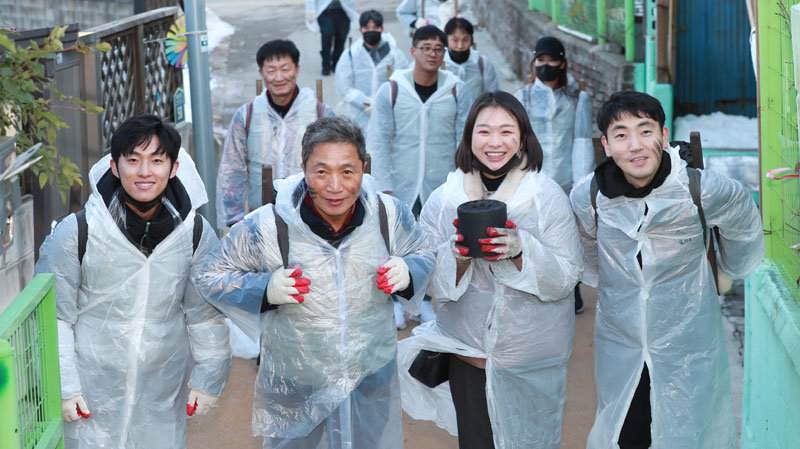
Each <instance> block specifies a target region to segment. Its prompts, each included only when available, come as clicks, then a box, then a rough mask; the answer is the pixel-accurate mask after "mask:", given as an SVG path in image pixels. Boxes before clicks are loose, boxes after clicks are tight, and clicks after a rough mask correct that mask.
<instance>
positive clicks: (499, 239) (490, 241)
mask: <svg viewBox="0 0 800 449" xmlns="http://www.w3.org/2000/svg"><path fill="white" fill-rule="evenodd" d="M486 233H487V234H489V237H488V238H485V239H478V243H480V244H481V251H482V252H484V253H495V254H497V255H496V256H486V257H484V259H486V260H501V259H512V258H514V257H517V256H519V255H520V254H521V253H522V240H520V238H519V231H518V230H517V225H515V224H514V222H513V221H511V220H506V227H505V228H489V229H487V230H486Z"/></svg>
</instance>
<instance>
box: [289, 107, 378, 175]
mask: <svg viewBox="0 0 800 449" xmlns="http://www.w3.org/2000/svg"><path fill="white" fill-rule="evenodd" d="M326 142H350V143H352V144H353V145H355V147H356V151H357V152H358V158H359V159H360V160H361V162H366V161H367V145H366V144H365V143H364V133H363V132H361V128H360V127H359V126H358V125H356V122H354V121H352V120H350V119H349V118H347V117H322V118H320V119H319V120H317V121H315V122H314V123H311V124H310V125H308V127H307V128H306V133H305V134H303V152H302V158H303V165H305V164H306V162H308V158H310V157H311V152H312V151H314V147H315V146H317V145H319V144H321V143H326Z"/></svg>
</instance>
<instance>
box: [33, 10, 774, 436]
mask: <svg viewBox="0 0 800 449" xmlns="http://www.w3.org/2000/svg"><path fill="white" fill-rule="evenodd" d="M407 3H410V2H409V1H406V2H404V3H403V5H401V8H402V7H406V8H408V5H406V4H407ZM445 3H446V2H444V3H441V5H440V6H442V7H445V6H446V5H445ZM404 5H405V6H404ZM429 11H430V9H429ZM370 14H371V13H370ZM398 14H400V9H398ZM362 18H363V17H362ZM366 19H367V20H365V21H362V23H360V25H361V26H362V29H363V30H362V34H363V35H364V39H363V40H364V42H358V43H357V44H360V45H361V47H358V48H351V49H349V50H348V52H347V56H343V57H342V58H341V59H340V61H339V64H338V65H337V78H338V77H339V76H340V72H341V78H342V79H344V80H347V83H353V85H352V86H351V87H347V88H344V87H342V88H341V89H340V93H342V98H343V100H344V102H345V103H347V104H348V111H350V112H349V113H351V114H352V115H353V117H352V120H351V119H348V118H343V117H333V116H332V115H333V113H332V111H331V110H330V108H328V107H327V106H325V105H324V104H322V103H320V102H318V101H317V100H316V99H314V98H313V95H311V93H310V91H309V90H308V89H300V88H298V86H297V85H296V77H297V74H298V70H299V66H298V60H299V52H298V51H297V48H296V47H295V46H294V44H292V43H291V42H290V41H285V40H280V41H271V42H268V43H267V44H265V45H264V46H262V47H261V49H259V51H258V54H257V58H256V59H257V61H256V62H257V64H258V68H259V73H260V74H261V76H262V78H263V79H264V80H265V82H266V85H267V89H266V91H265V92H264V93H263V94H259V95H258V96H257V97H256V98H255V99H254V101H253V102H252V103H249V104H246V105H243V106H242V107H241V108H239V110H238V111H237V112H236V114H235V115H234V117H233V120H232V122H231V125H230V129H229V134H228V137H227V139H226V143H225V148H224V151H223V155H222V162H221V164H220V167H219V180H218V184H217V186H216V188H217V192H218V195H217V197H218V202H219V203H218V206H219V207H218V210H219V217H218V226H219V227H220V228H223V227H224V228H229V232H227V233H226V234H224V237H223V238H222V239H221V240H218V238H217V236H216V233H215V232H214V231H213V229H212V228H211V226H210V225H209V224H208V223H207V222H206V221H205V219H203V218H201V217H200V216H199V215H198V214H197V213H196V209H197V208H198V207H199V206H201V205H202V204H204V203H205V202H207V197H206V194H205V186H204V185H203V183H202V181H201V180H200V177H199V175H198V173H197V171H196V170H195V168H194V164H193V162H192V160H191V158H190V157H189V156H188V154H187V153H186V152H185V151H184V150H182V149H181V148H180V136H179V135H178V134H177V132H176V131H175V130H174V129H173V128H171V127H170V126H169V125H166V124H164V123H162V121H161V120H160V119H159V118H158V117H155V116H137V117H132V118H130V119H129V120H127V121H125V122H123V123H122V124H121V125H120V126H119V127H118V129H117V130H116V131H115V133H114V136H113V138H112V141H111V153H110V154H109V155H107V156H106V157H104V158H102V159H101V160H100V161H98V162H97V164H95V165H94V167H93V168H92V169H91V172H90V176H89V182H90V184H91V188H92V194H91V196H90V198H89V200H88V201H87V203H86V204H85V206H84V209H82V210H81V211H80V212H78V213H75V214H71V215H69V216H68V217H67V218H65V219H64V220H62V221H61V222H60V223H58V224H57V225H56V226H55V227H54V229H53V231H52V233H51V235H50V236H48V237H47V239H46V240H45V242H44V244H43V245H42V247H41V250H40V259H39V262H38V263H37V271H38V272H51V273H54V274H55V277H56V289H57V312H58V331H59V332H58V333H59V356H60V366H61V381H62V399H63V400H62V408H63V415H64V420H65V440H66V447H69V448H83V447H85V448H94V447H115V448H123V447H124V448H144V447H147V448H175V447H185V445H186V415H185V414H184V413H186V414H189V415H192V414H203V413H206V412H208V411H209V410H210V409H212V408H214V407H216V406H217V402H218V399H219V397H220V395H221V394H222V391H223V389H224V386H225V383H226V380H227V377H228V370H229V367H230V358H231V348H230V340H229V332H228V327H227V325H226V324H225V322H224V317H225V316H227V317H229V318H230V319H231V320H232V321H233V322H234V323H236V324H237V325H238V326H239V327H240V328H241V329H243V330H244V331H245V332H246V333H247V334H248V335H250V336H251V337H252V338H253V339H255V340H257V341H258V342H259V345H260V349H261V354H260V366H259V370H258V376H257V380H256V385H255V400H254V408H253V417H252V429H253V434H254V435H259V436H263V438H264V439H263V445H264V447H265V448H287V449H289V448H292V449H294V448H309V449H311V448H319V449H322V448H334V447H350V448H365V449H366V448H401V447H403V433H402V426H401V407H402V409H404V410H405V411H406V412H408V413H409V414H410V415H411V416H412V417H415V418H418V419H430V420H433V421H435V422H436V423H437V425H439V426H440V427H443V428H445V429H446V430H448V431H450V432H451V433H453V434H457V435H458V436H459V447H461V448H487V447H496V448H553V449H555V448H557V447H558V445H559V443H560V438H561V433H562V430H561V422H562V412H563V406H564V403H565V399H566V378H567V361H568V359H569V357H570V354H571V351H572V343H573V334H574V324H575V309H574V307H575V305H574V289H575V286H576V284H577V283H578V281H583V282H584V283H586V284H587V285H589V286H593V287H596V288H597V290H598V307H597V310H596V325H595V337H594V338H595V344H594V350H595V379H596V381H595V383H596V389H597V397H598V407H597V412H596V417H595V423H594V425H593V427H592V430H591V433H590V435H589V440H588V442H587V447H588V448H617V447H619V448H624V449H628V448H640V447H641V448H646V447H653V448H670V449H671V448H676V447H685V448H731V447H733V446H734V445H735V442H736V435H735V426H734V422H733V416H732V410H731V387H730V378H729V373H728V364H727V359H726V353H725V337H724V334H723V333H722V326H721V315H720V311H719V306H718V302H717V301H718V299H717V298H718V297H717V293H718V288H719V290H720V291H722V290H724V287H722V285H723V284H724V281H726V280H730V279H740V278H743V277H745V276H747V275H748V274H749V273H750V272H752V271H753V270H754V269H755V267H756V265H757V264H758V263H759V262H760V260H761V258H762V256H763V252H764V242H763V234H762V229H761V222H760V217H759V214H758V210H757V208H756V205H755V204H754V203H753V202H752V200H751V199H750V196H749V194H748V192H747V191H746V190H745V188H744V187H743V186H742V185H741V184H740V183H738V182H737V181H735V180H731V179H728V178H726V177H724V176H721V175H719V174H716V173H714V172H710V171H694V169H689V168H687V164H686V162H685V161H684V160H683V159H681V157H680V154H679V152H678V148H677V147H670V144H669V131H668V129H667V128H666V127H664V122H665V116H664V112H663V109H662V108H661V105H660V104H659V102H658V101H657V100H656V99H654V98H652V97H650V96H648V95H646V94H643V93H637V92H630V91H627V92H619V93H616V94H614V95H612V96H611V97H610V98H609V99H607V100H606V101H605V102H604V103H603V106H602V107H601V108H600V110H599V111H598V113H597V127H598V129H599V130H600V132H601V133H602V144H603V147H604V148H605V152H606V155H607V156H608V158H607V159H606V160H605V161H604V162H602V163H601V164H600V165H598V166H597V167H593V165H594V164H593V163H592V150H591V146H590V144H591V141H590V140H589V139H590V133H591V129H592V117H591V106H590V102H589V99H588V96H587V95H586V94H585V93H583V92H581V91H580V89H577V88H576V86H575V82H574V80H573V79H571V78H570V77H569V75H568V74H567V71H566V69H567V67H566V65H567V64H566V57H565V54H564V47H563V45H562V44H561V43H560V42H559V41H557V40H555V39H554V38H550V37H546V38H543V39H542V40H540V42H539V43H538V44H537V49H536V53H535V54H534V61H533V63H532V68H533V69H534V74H535V78H534V81H533V82H532V83H531V84H529V85H527V86H526V87H524V88H523V89H522V90H520V91H519V92H517V94H516V95H512V94H509V93H506V92H503V91H500V90H497V87H496V84H497V81H496V76H495V75H493V74H494V69H493V68H492V66H491V65H490V64H489V63H487V62H484V63H481V67H483V69H482V70H484V72H480V74H481V75H482V77H481V78H482V80H483V81H481V87H480V88H481V89H483V90H484V92H474V90H476V89H478V87H473V84H471V83H472V82H473V81H474V80H475V79H478V76H477V75H476V74H475V73H474V72H471V71H470V70H466V69H464V71H463V72H461V73H462V74H461V75H456V74H455V73H453V72H451V71H449V70H441V69H440V65H441V62H442V60H443V58H444V57H445V56H444V55H445V52H448V51H450V50H453V49H454V48H455V49H456V50H455V53H454V52H452V51H450V53H449V57H450V58H451V59H453V60H454V63H455V64H456V65H457V64H459V62H458V61H459V60H462V61H477V60H479V59H475V58H473V56H474V55H470V54H466V55H465V54H464V53H463V52H465V51H469V43H470V41H471V35H472V27H471V25H470V24H469V22H466V21H459V20H455V21H453V20H451V21H450V22H448V23H447V25H446V26H445V28H446V29H447V28H449V32H448V33H447V34H446V33H445V32H443V31H442V30H439V29H438V28H436V27H435V26H432V25H428V24H427V22H429V21H428V20H427V18H424V17H417V18H415V19H414V21H413V23H412V22H410V23H409V24H410V25H414V27H415V28H416V31H415V33H414V39H413V47H412V49H411V56H412V58H413V59H414V66H413V67H411V68H407V69H400V70H396V71H394V73H392V74H391V76H388V73H387V71H386V70H385V69H384V68H381V64H382V60H383V59H382V58H387V57H388V58H391V60H392V61H393V62H395V63H396V64H398V65H399V63H400V62H401V61H403V60H404V58H403V57H402V55H401V54H399V53H398V52H396V51H395V50H396V49H395V48H393V46H392V44H391V43H390V41H389V40H388V39H387V40H385V41H384V40H383V39H384V38H382V37H381V38H380V39H377V40H376V39H375V35H374V34H373V35H369V36H370V37H369V38H368V37H367V35H366V34H365V33H366V32H379V31H381V30H380V28H382V18H379V17H378V16H375V15H371V16H369V15H368V16H367V17H366ZM419 19H424V22H420V21H419ZM464 36H468V37H469V39H468V40H465V39H464ZM379 37H380V36H379ZM451 37H452V38H453V39H454V42H453V43H451V42H450V39H451ZM368 41H369V42H368ZM462 41H463V42H462ZM384 43H388V46H386V47H384ZM462 44H467V45H466V48H467V50H464V49H463V46H461V45H462ZM382 48H383V49H382ZM448 48H449V50H448ZM458 48H462V50H458ZM459 52H461V53H459ZM376 58H378V60H377V61H376ZM479 58H482V56H479ZM474 64H476V65H477V64H478V62H474ZM348 66H350V70H349V71H348V69H347V67H348ZM383 67H385V66H383ZM378 73H385V75H384V78H383V79H382V80H381V79H380V77H379V76H377V75H376V74H378ZM484 74H489V75H488V77H483V75H484ZM387 76H388V80H387V79H386V77H387ZM462 76H463V79H462V78H461V77H462ZM492 78H494V79H493V80H492ZM486 79H489V83H488V84H486V83H485V81H486ZM353 80H355V81H353ZM344 84H345V83H343V85H344ZM477 85H478V84H475V85H474V86H477ZM353 86H357V87H358V88H356V87H353ZM376 86H377V89H376ZM354 89H355V90H357V91H354ZM476 97H477V99H475V98H476ZM473 100H474V101H473ZM362 106H363V107H362ZM364 114H366V115H368V116H369V118H368V120H367V125H366V136H365V133H364V130H363V128H364V125H363V123H364V119H365V117H364ZM368 154H369V155H370V156H371V157H372V173H373V175H370V174H367V173H366V170H367V168H368V166H367V161H368ZM265 164H266V165H271V166H272V167H273V173H274V174H275V177H276V179H275V181H274V183H273V188H274V191H275V192H276V199H275V203H274V204H265V205H262V203H263V202H264V201H263V198H262V197H261V191H262V190H261V177H260V175H261V166H262V165H265ZM482 199H483V200H486V199H492V200H496V201H500V202H502V203H504V204H505V206H506V209H507V218H508V219H507V221H506V223H505V224H504V225H503V226H502V227H490V228H487V230H486V235H485V237H483V238H481V239H480V240H479V243H480V245H481V251H482V253H481V254H470V252H469V250H468V249H467V247H466V244H467V243H466V242H465V236H464V235H462V234H460V231H459V227H458V222H457V220H456V218H457V209H458V206H459V205H461V204H463V203H465V202H467V201H471V200H482ZM701 215H702V216H703V217H704V218H703V221H702V223H705V224H706V226H707V227H709V228H710V227H717V228H718V229H719V234H718V241H717V243H718V250H717V251H718V254H717V256H718V267H717V270H718V272H717V273H716V274H717V275H718V278H719V279H720V281H721V282H719V283H715V281H714V280H715V276H714V274H715V273H712V271H711V268H710V265H709V264H708V262H707V261H706V254H705V253H706V250H707V248H708V241H709V239H710V238H711V237H710V236H711V232H710V230H709V229H704V227H703V225H702V224H701V220H700V219H699V218H698V217H699V216H701ZM417 216H418V219H417V218H416V217H417ZM226 230H227V229H226ZM728 285H729V283H728ZM425 296H430V297H432V298H433V300H434V301H435V302H436V303H437V304H438V309H439V310H438V313H437V316H436V319H435V320H432V321H429V322H427V323H425V324H423V325H421V326H418V327H417V328H415V329H414V331H413V333H412V335H411V337H409V338H407V339H404V340H402V341H401V342H399V343H398V342H397V335H396V330H395V325H394V324H393V321H392V316H393V308H394V306H393V304H392V300H393V299H394V300H396V301H397V302H398V303H399V304H400V305H401V307H405V308H406V309H407V310H408V311H409V312H411V313H416V312H418V311H419V310H420V308H421V306H422V304H424V302H423V298H424V297H425ZM423 351H425V352H423ZM426 354H427V355H429V356H431V355H432V356H434V357H438V360H439V363H444V364H445V366H446V367H447V368H446V376H445V378H444V379H440V381H439V383H438V385H434V386H427V385H424V384H422V383H421V382H420V381H419V380H418V378H417V377H416V376H417V375H416V374H414V375H412V372H411V371H410V370H409V368H410V366H411V365H412V364H413V363H415V362H416V361H417V360H418V359H419V358H420V356H423V355H426ZM439 366H440V367H441V366H442V365H439ZM417 374H418V373H417ZM184 406H185V408H184Z"/></svg>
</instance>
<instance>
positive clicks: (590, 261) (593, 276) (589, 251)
mask: <svg viewBox="0 0 800 449" xmlns="http://www.w3.org/2000/svg"><path fill="white" fill-rule="evenodd" d="M593 176H594V174H592V175H588V176H585V177H584V178H583V179H581V180H580V181H579V182H578V183H576V184H575V187H573V188H572V191H571V192H570V193H569V200H570V203H571V204H572V211H573V213H574V214H575V219H576V221H577V222H578V230H579V232H580V236H581V245H582V246H583V274H582V275H581V282H583V283H584V284H586V285H590V286H592V287H597V282H598V280H599V269H598V253H597V226H596V225H595V218H594V217H595V212H594V209H593V208H592V203H591V200H590V199H589V190H590V189H589V185H590V183H591V181H592V177H593Z"/></svg>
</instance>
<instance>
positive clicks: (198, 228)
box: [192, 211, 203, 255]
mask: <svg viewBox="0 0 800 449" xmlns="http://www.w3.org/2000/svg"><path fill="white" fill-rule="evenodd" d="M201 237H203V216H202V215H200V214H199V213H197V211H194V228H192V255H194V253H195V252H196V251H197V247H198V246H200V238H201Z"/></svg>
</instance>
